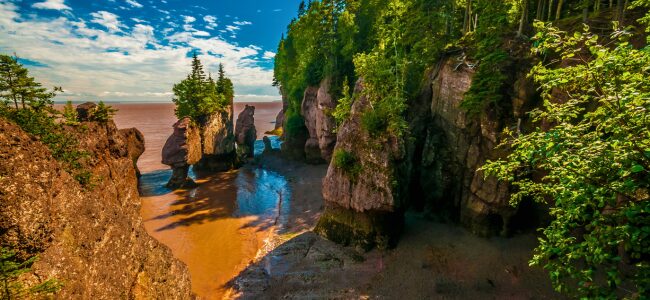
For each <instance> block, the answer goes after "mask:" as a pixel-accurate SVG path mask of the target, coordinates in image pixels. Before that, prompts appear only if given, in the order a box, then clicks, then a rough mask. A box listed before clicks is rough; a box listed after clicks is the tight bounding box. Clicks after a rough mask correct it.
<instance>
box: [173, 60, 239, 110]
mask: <svg viewBox="0 0 650 300" xmlns="http://www.w3.org/2000/svg"><path fill="white" fill-rule="evenodd" d="M173 91H174V95H175V97H174V99H173V101H174V103H175V104H176V110H175V112H176V116H177V117H178V118H179V119H181V118H183V117H190V118H191V119H192V120H194V121H199V120H200V119H201V118H203V117H205V116H207V115H209V114H211V113H213V112H215V111H219V110H224V109H226V108H227V107H229V106H230V105H231V104H232V101H233V100H234V97H235V91H234V87H233V84H232V81H231V80H230V79H229V78H228V77H226V74H225V71H224V68H223V65H222V64H219V77H218V78H217V81H215V80H214V79H213V78H212V76H211V75H208V76H206V75H205V71H204V70H203V64H202V63H201V61H200V60H199V58H198V57H197V55H196V53H194V54H193V56H192V70H191V72H190V73H189V74H188V75H187V78H185V79H184V80H182V81H181V82H180V83H177V84H175V85H174V88H173Z"/></svg>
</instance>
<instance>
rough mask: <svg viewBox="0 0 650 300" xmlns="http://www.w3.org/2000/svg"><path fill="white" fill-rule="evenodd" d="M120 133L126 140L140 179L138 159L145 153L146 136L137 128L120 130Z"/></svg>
mask: <svg viewBox="0 0 650 300" xmlns="http://www.w3.org/2000/svg"><path fill="white" fill-rule="evenodd" d="M120 133H121V134H122V135H123V136H124V138H125V139H126V144H127V152H128V155H129V157H130V158H131V160H132V161H133V167H134V168H135V174H136V175H137V176H138V178H139V177H140V170H139V169H138V158H140V156H141V155H142V153H144V135H143V134H142V132H140V130H138V129H136V128H127V129H120Z"/></svg>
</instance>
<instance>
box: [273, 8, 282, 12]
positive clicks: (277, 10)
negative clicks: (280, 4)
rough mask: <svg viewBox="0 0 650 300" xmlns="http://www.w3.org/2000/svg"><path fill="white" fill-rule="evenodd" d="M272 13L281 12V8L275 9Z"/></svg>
mask: <svg viewBox="0 0 650 300" xmlns="http://www.w3.org/2000/svg"><path fill="white" fill-rule="evenodd" d="M273 11H274V12H279V11H282V9H281V8H276V9H274V10H273Z"/></svg>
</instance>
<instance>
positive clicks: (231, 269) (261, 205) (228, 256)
mask: <svg viewBox="0 0 650 300" xmlns="http://www.w3.org/2000/svg"><path fill="white" fill-rule="evenodd" d="M246 104H249V105H254V106H255V107H256V111H255V125H256V127H257V131H258V138H261V137H262V136H263V135H264V132H265V131H268V130H272V129H273V128H274V126H275V125H274V123H273V122H274V121H275V116H276V115H277V113H278V111H279V110H280V109H281V107H282V104H281V103H278V102H275V103H236V104H235V118H236V116H237V115H238V114H239V112H241V111H242V110H243V109H244V105H246ZM111 105H112V106H113V107H114V108H116V109H119V111H118V113H117V114H116V115H115V117H114V119H115V122H116V124H117V125H118V127H119V128H128V127H136V128H138V129H139V130H140V131H141V132H142V133H143V134H144V136H145V143H146V145H145V148H146V150H145V152H144V153H143V155H142V156H141V157H140V159H139V161H138V167H139V168H140V170H141V171H142V174H143V175H142V178H141V180H140V192H141V200H142V208H141V215H142V218H143V220H144V225H145V228H146V229H147V232H148V233H149V234H150V235H152V236H153V237H154V238H156V239H157V240H159V241H161V242H162V243H163V244H165V245H167V246H168V247H169V248H170V249H171V250H172V252H173V253H174V255H175V256H176V257H177V258H179V259H180V260H181V261H183V262H184V263H185V264H187V266H188V268H189V270H190V274H191V276H192V289H193V291H194V292H195V293H196V294H197V296H199V297H200V298H201V299H222V298H223V297H224V295H225V294H226V293H227V290H228V288H227V287H226V283H227V282H228V281H230V280H231V279H232V278H233V277H234V276H236V275H237V274H238V273H239V272H241V271H242V270H244V269H245V268H246V267H247V266H248V265H249V264H250V262H251V261H253V260H254V259H255V258H256V257H257V256H258V252H259V250H260V249H261V248H263V246H264V245H265V241H266V240H267V239H268V238H269V237H270V236H271V234H272V233H273V232H274V231H275V230H276V228H277V225H278V224H277V223H278V221H279V218H278V216H280V215H282V214H281V213H280V209H283V208H282V207H281V206H279V205H278V203H279V200H280V198H282V199H284V201H283V202H285V203H284V204H285V206H284V210H285V211H286V209H288V208H289V207H290V205H289V203H288V202H289V201H290V199H291V190H290V189H289V183H288V182H287V180H286V179H285V178H284V177H283V176H281V175H279V174H277V173H275V172H272V171H268V170H265V169H262V168H258V167H255V166H250V165H249V166H246V167H244V168H242V169H240V170H237V171H232V172H228V173H221V174H214V175H210V176H206V177H202V178H197V177H196V175H195V174H193V173H192V174H191V175H192V176H194V177H195V179H197V183H199V186H198V187H197V188H195V189H192V190H182V191H174V192H172V191H170V190H168V189H166V188H164V184H165V183H166V182H167V180H168V179H169V177H170V176H171V171H170V170H169V167H167V166H165V165H163V164H161V163H160V161H161V158H162V157H161V151H162V147H163V145H164V143H165V141H166V139H167V137H169V135H170V134H171V133H172V127H171V126H172V125H173V124H174V123H175V122H176V117H175V115H174V105H173V104H171V103H170V104H111ZM258 144H259V145H262V144H261V143H258Z"/></svg>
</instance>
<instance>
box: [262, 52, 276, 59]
mask: <svg viewBox="0 0 650 300" xmlns="http://www.w3.org/2000/svg"><path fill="white" fill-rule="evenodd" d="M274 57H275V52H271V51H264V56H262V58H264V59H272V58H274Z"/></svg>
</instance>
